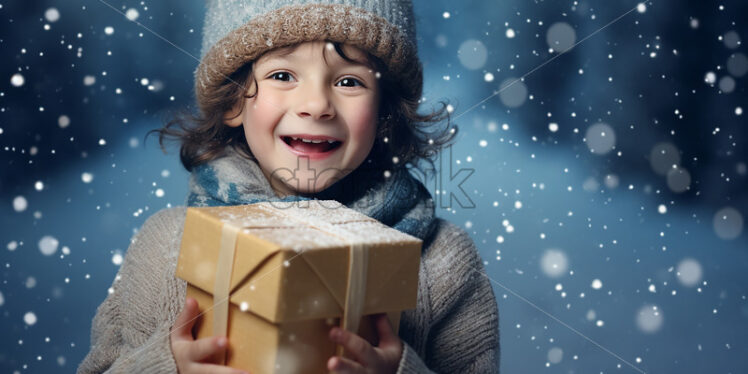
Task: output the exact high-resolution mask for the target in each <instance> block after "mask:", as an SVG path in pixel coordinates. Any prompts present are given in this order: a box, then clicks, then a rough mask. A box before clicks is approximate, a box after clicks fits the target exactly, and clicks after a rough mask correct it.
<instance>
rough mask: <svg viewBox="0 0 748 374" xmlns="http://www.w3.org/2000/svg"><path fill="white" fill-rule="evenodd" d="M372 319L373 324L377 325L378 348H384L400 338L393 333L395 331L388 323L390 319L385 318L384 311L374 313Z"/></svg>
mask: <svg viewBox="0 0 748 374" xmlns="http://www.w3.org/2000/svg"><path fill="white" fill-rule="evenodd" d="M374 319H375V324H376V325H377V334H378V336H379V347H380V348H386V347H388V346H390V345H393V344H396V343H397V342H398V341H400V338H399V337H398V336H397V335H396V334H395V331H394V329H393V328H392V325H391V324H390V319H389V318H387V314H386V313H379V314H376V315H375V316H374Z"/></svg>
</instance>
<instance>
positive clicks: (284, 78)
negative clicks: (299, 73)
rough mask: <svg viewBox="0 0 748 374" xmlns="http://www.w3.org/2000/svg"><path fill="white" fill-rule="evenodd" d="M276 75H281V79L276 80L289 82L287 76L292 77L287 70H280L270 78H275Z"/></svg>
mask: <svg viewBox="0 0 748 374" xmlns="http://www.w3.org/2000/svg"><path fill="white" fill-rule="evenodd" d="M274 77H280V79H276V80H280V81H283V82H288V81H287V80H286V78H292V76H291V74H290V73H289V72H287V71H279V72H277V73H273V74H271V75H270V78H274Z"/></svg>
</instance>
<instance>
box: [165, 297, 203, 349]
mask: <svg viewBox="0 0 748 374" xmlns="http://www.w3.org/2000/svg"><path fill="white" fill-rule="evenodd" d="M197 306H198V305H197V300H195V299H194V298H192V297H188V298H187V300H185V302H184V308H183V309H182V312H181V313H179V315H178V316H177V320H176V321H174V326H173V327H172V335H174V336H175V337H177V338H179V339H188V340H194V338H193V337H192V326H194V325H195V321H197V317H198V315H199V313H198V312H199V310H198V307H197Z"/></svg>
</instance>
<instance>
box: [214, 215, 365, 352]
mask: <svg viewBox="0 0 748 374" xmlns="http://www.w3.org/2000/svg"><path fill="white" fill-rule="evenodd" d="M256 206H257V207H259V208H260V209H262V210H265V211H267V212H269V213H271V214H278V213H280V214H281V215H283V216H285V217H286V218H288V219H290V220H294V221H296V222H299V223H301V224H304V225H307V226H309V227H314V228H317V229H319V230H322V231H323V232H326V233H328V234H331V235H333V236H336V237H339V238H340V239H342V240H343V241H345V242H346V243H347V244H348V246H349V256H348V258H349V260H348V283H347V286H346V294H345V305H344V308H343V318H342V321H341V322H342V323H341V327H342V328H343V329H345V330H348V331H351V332H353V333H354V334H355V333H358V327H359V323H360V321H361V316H362V314H363V307H364V300H365V299H366V277H367V269H368V267H369V266H368V263H369V247H368V246H367V245H365V244H363V243H360V242H358V240H357V239H356V237H357V235H356V233H354V232H351V231H349V230H346V229H344V228H342V227H340V226H337V225H334V224H331V223H329V222H324V221H316V222H312V221H310V220H306V219H304V218H302V217H299V216H296V215H289V214H285V213H283V212H282V211H281V210H275V209H270V208H268V207H267V206H265V204H263V203H258V204H256ZM235 223H236V222H224V224H223V228H222V229H221V244H220V249H219V252H218V262H217V263H216V279H215V283H214V286H213V310H214V314H213V335H214V336H227V335H226V334H227V331H228V314H229V305H230V301H229V296H230V295H229V291H230V287H231V273H232V271H233V266H234V254H235V253H236V240H237V236H238V233H239V230H241V229H245V228H250V227H253V226H251V225H249V226H248V225H240V226H241V227H239V226H235V225H234V224H235ZM263 227H264V228H270V227H268V226H263ZM224 352H225V351H224ZM337 355H338V356H342V355H343V347H342V346H338V348H337ZM225 359H226V357H225V353H224V356H223V357H221V361H220V362H221V364H224V363H225Z"/></svg>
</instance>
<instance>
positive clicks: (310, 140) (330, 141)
mask: <svg viewBox="0 0 748 374" xmlns="http://www.w3.org/2000/svg"><path fill="white" fill-rule="evenodd" d="M291 139H293V140H301V141H302V142H304V143H315V144H319V143H324V142H325V141H326V142H328V143H330V144H332V143H335V140H312V139H303V138H297V137H295V136H292V137H291Z"/></svg>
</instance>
